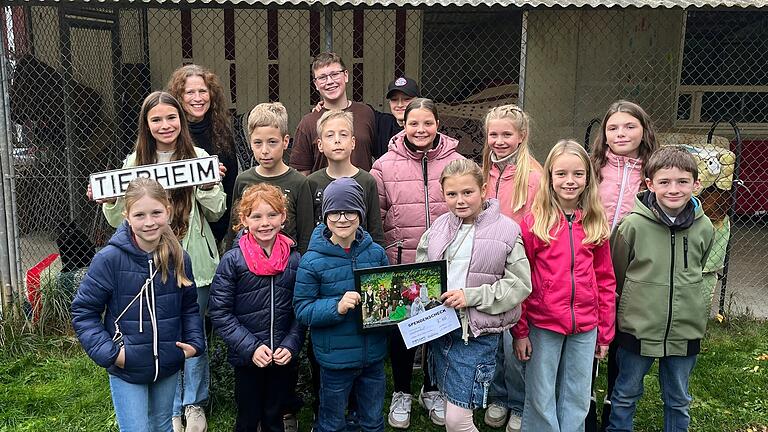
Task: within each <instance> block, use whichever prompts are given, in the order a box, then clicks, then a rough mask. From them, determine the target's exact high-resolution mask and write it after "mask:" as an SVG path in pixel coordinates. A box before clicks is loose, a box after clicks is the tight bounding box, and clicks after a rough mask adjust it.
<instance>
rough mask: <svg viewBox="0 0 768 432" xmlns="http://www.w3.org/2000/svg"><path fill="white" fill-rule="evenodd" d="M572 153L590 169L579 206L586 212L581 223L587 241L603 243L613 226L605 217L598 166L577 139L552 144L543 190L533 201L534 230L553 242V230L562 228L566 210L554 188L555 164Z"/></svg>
mask: <svg viewBox="0 0 768 432" xmlns="http://www.w3.org/2000/svg"><path fill="white" fill-rule="evenodd" d="M564 154H570V155H574V156H578V158H579V159H580V160H581V162H582V163H583V164H584V168H585V169H586V170H587V184H586V186H585V188H584V192H582V193H581V196H579V203H578V206H579V208H580V209H581V211H582V217H581V220H582V222H581V224H582V226H583V227H584V234H586V235H585V237H584V241H583V242H582V243H583V244H589V243H592V244H600V243H602V242H604V241H605V240H607V239H608V236H609V235H610V229H609V228H608V223H607V222H606V219H605V212H604V211H603V205H602V204H601V202H600V197H599V196H598V194H597V177H596V176H595V169H594V168H593V166H592V164H591V163H590V161H589V155H588V154H587V151H586V150H584V147H582V146H581V145H580V144H579V143H577V142H576V141H574V140H570V139H568V140H560V141H558V142H557V144H555V146H554V147H552V150H550V152H549V156H547V160H546V161H545V162H544V172H543V173H542V181H541V184H540V185H539V191H538V192H537V193H536V198H535V199H534V200H533V207H532V208H531V213H532V214H533V217H534V222H533V227H532V231H533V234H534V235H535V236H536V237H538V238H539V239H541V240H542V241H543V242H545V243H546V244H549V243H550V241H551V240H554V237H553V235H552V230H553V229H556V231H555V233H557V231H559V230H560V228H561V226H560V225H561V224H560V218H561V215H562V213H563V209H562V208H561V207H560V202H559V201H558V199H557V193H555V190H554V189H553V188H552V165H553V164H554V163H555V160H557V158H558V157H560V156H562V155H564Z"/></svg>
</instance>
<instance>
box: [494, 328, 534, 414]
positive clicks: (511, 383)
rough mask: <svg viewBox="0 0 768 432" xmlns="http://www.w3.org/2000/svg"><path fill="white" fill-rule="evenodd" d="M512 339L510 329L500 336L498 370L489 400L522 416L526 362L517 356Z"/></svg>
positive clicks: (497, 353)
mask: <svg viewBox="0 0 768 432" xmlns="http://www.w3.org/2000/svg"><path fill="white" fill-rule="evenodd" d="M512 341H513V337H512V334H511V333H510V332H508V331H505V332H503V333H502V334H501V338H499V350H498V351H497V352H496V372H495V373H494V375H493V381H491V388H490V390H489V391H488V400H489V401H490V402H491V403H495V404H498V405H501V406H503V407H506V408H507V409H509V410H510V411H512V412H513V413H514V414H516V415H518V416H522V415H523V406H524V404H525V362H521V361H520V360H518V359H517V357H515V348H514V346H513V345H512Z"/></svg>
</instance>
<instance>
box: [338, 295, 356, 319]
mask: <svg viewBox="0 0 768 432" xmlns="http://www.w3.org/2000/svg"><path fill="white" fill-rule="evenodd" d="M359 303H360V293H358V292H357V291H347V292H345V293H344V296H343V297H342V298H341V300H339V304H338V305H337V306H336V309H337V310H338V311H339V313H340V314H341V315H345V314H346V313H347V312H349V310H350V309H354V308H355V306H357V305H358V304H359Z"/></svg>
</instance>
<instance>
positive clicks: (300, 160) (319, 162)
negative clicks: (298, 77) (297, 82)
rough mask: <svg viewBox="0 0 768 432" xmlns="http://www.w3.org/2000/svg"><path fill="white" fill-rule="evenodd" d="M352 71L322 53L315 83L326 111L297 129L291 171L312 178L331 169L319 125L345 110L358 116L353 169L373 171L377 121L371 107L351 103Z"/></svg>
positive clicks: (338, 59)
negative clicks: (324, 117) (320, 140)
mask: <svg viewBox="0 0 768 432" xmlns="http://www.w3.org/2000/svg"><path fill="white" fill-rule="evenodd" d="M348 81H349V71H348V70H347V68H346V66H344V62H343V61H342V60H341V57H339V55H338V54H336V53H333V52H323V53H320V54H319V55H318V56H317V57H315V60H314V61H313V62H312V82H313V83H314V85H315V88H316V89H317V91H318V92H319V93H320V96H321V97H322V98H323V101H322V102H323V108H322V109H321V110H320V111H318V112H310V113H309V114H306V115H305V116H304V117H303V118H302V119H301V122H300V123H299V126H298V127H297V128H296V135H294V141H293V150H292V151H291V160H290V165H291V167H293V168H295V169H296V170H297V171H299V172H301V173H302V174H304V175H309V174H310V173H313V172H315V171H317V170H319V169H320V168H324V167H326V166H328V160H327V159H326V157H325V155H324V154H323V153H322V152H321V151H320V150H319V149H318V146H317V121H318V120H319V119H320V116H321V115H322V114H323V113H324V112H325V111H327V110H332V109H336V110H342V111H345V112H350V113H352V114H353V116H354V136H355V141H356V143H357V145H356V146H355V149H354V151H353V152H352V155H351V161H352V165H354V166H356V167H358V168H360V169H363V170H365V171H370V169H371V146H372V145H373V142H374V140H375V132H374V131H375V127H376V123H375V118H374V115H373V110H372V109H371V107H369V106H368V105H366V104H364V103H360V102H352V101H350V100H348V99H347V82H348Z"/></svg>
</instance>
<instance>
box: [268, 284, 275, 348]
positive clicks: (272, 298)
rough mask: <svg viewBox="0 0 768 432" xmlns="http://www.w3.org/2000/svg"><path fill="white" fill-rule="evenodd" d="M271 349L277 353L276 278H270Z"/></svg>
mask: <svg viewBox="0 0 768 432" xmlns="http://www.w3.org/2000/svg"><path fill="white" fill-rule="evenodd" d="M269 349H270V350H271V351H272V353H273V354H274V353H275V277H274V276H271V277H270V278H269Z"/></svg>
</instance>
